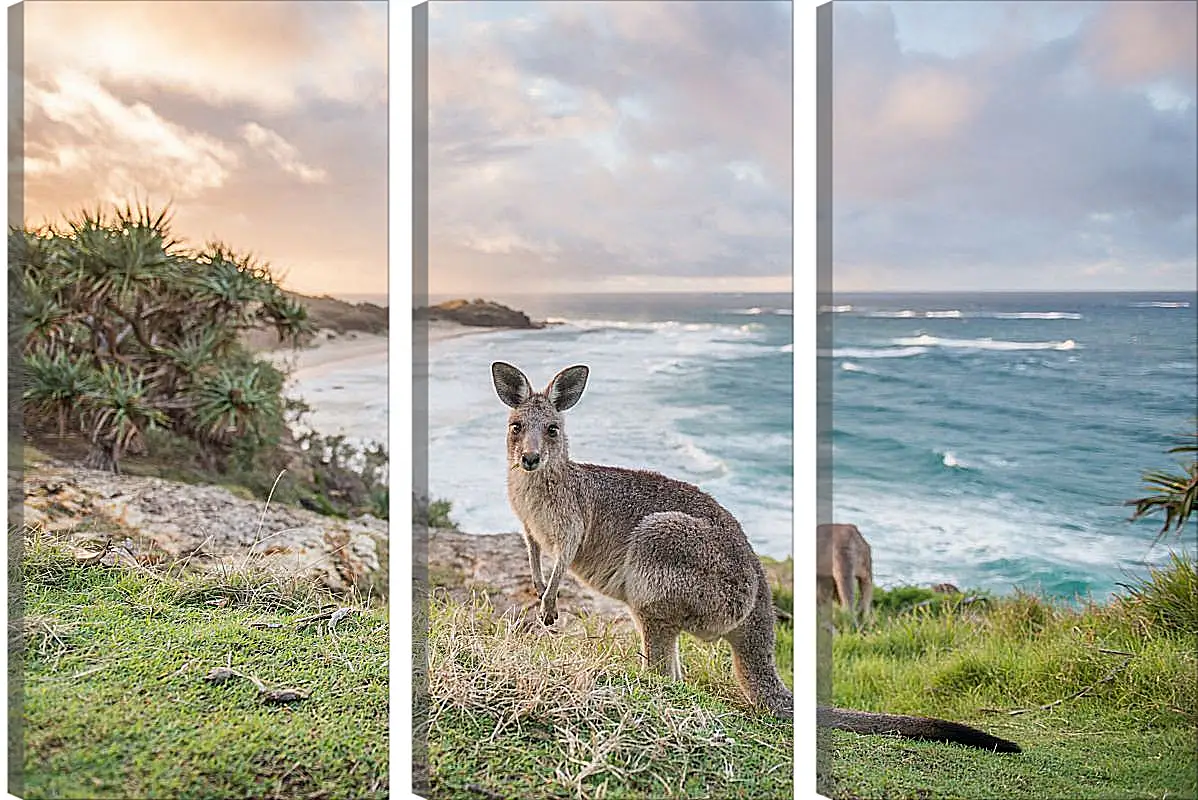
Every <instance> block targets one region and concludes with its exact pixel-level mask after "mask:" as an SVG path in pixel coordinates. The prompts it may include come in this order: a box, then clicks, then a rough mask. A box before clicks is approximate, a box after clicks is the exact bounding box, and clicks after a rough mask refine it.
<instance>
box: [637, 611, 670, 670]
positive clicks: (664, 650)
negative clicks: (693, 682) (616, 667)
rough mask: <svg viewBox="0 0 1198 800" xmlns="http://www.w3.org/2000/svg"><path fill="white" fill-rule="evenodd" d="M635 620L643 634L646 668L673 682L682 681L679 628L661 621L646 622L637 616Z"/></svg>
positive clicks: (642, 647)
mask: <svg viewBox="0 0 1198 800" xmlns="http://www.w3.org/2000/svg"><path fill="white" fill-rule="evenodd" d="M633 618H634V619H635V620H636V627H637V630H639V631H640V634H641V653H642V655H643V656H644V659H645V666H647V667H648V668H649V669H651V670H653V671H654V672H656V673H657V674H659V675H664V676H666V677H667V678H670V679H671V680H676V681H680V680H682V661H681V659H680V658H679V654H678V634H679V633H680V631H679V629H678V627H677V626H673V625H670V624H669V623H664V622H661V621H659V620H646V619H641V618H640V617H637V616H634V617H633Z"/></svg>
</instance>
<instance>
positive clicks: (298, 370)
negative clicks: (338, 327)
mask: <svg viewBox="0 0 1198 800" xmlns="http://www.w3.org/2000/svg"><path fill="white" fill-rule="evenodd" d="M317 342H318V343H315V344H313V345H312V346H310V347H305V348H301V349H293V348H280V349H278V350H271V351H269V352H267V353H265V354H264V355H265V356H266V357H267V358H269V359H270V360H271V362H273V363H275V364H278V365H286V366H289V367H290V368H291V375H292V377H293V378H296V377H299V376H301V375H302V374H303V373H306V372H311V371H313V370H319V369H323V368H327V367H329V366H330V365H333V364H342V365H343V364H347V363H349V362H354V361H360V360H367V361H371V362H381V363H382V364H384V365H385V364H386V363H387V344H388V342H389V338H388V337H386V336H379V335H377V334H372V333H358V334H355V333H348V334H345V335H343V336H338V337H337V338H335V339H331V340H328V339H318V340H317Z"/></svg>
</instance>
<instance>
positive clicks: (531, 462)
mask: <svg viewBox="0 0 1198 800" xmlns="http://www.w3.org/2000/svg"><path fill="white" fill-rule="evenodd" d="M540 463H541V454H540V453H525V454H524V455H522V456H520V465H521V466H522V467H524V468H525V469H526V470H528V471H529V472H532V471H533V470H534V469H536V468H537V465H538V464H540Z"/></svg>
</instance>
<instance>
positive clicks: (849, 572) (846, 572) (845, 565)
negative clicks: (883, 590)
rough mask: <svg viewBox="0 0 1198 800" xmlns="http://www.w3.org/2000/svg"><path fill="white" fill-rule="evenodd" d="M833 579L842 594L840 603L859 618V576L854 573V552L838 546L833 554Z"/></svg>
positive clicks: (838, 592)
mask: <svg viewBox="0 0 1198 800" xmlns="http://www.w3.org/2000/svg"><path fill="white" fill-rule="evenodd" d="M832 579H833V580H834V581H836V593H837V594H839V595H840V604H841V605H842V606H844V607H845V608H846V609H847V610H848V612H849V613H850V614H851V615H852V616H853V619H854V620H856V619H857V603H856V599H857V598H856V589H857V578H856V576H855V575H853V558H852V553H850V552H847V551H846V550H845V549H842V548H837V550H836V551H835V552H834V553H833V554H832Z"/></svg>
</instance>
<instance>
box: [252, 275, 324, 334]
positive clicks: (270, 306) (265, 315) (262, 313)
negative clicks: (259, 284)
mask: <svg viewBox="0 0 1198 800" xmlns="http://www.w3.org/2000/svg"><path fill="white" fill-rule="evenodd" d="M258 318H259V319H261V320H262V321H264V322H266V323H267V324H269V325H272V326H274V329H275V332H276V333H277V334H278V336H279V341H280V342H285V341H290V342H291V343H292V344H296V345H298V344H299V343H300V342H301V341H302V339H303V337H305V336H310V335H312V334H313V333H315V332H316V326H315V325H313V324H312V321H311V320H310V319H308V309H307V308H305V307H304V305H303V304H302V303H300V302H299V301H298V300H294V299H292V298H291V297H288V296H287V295H286V294H284V293H283V291H282V290H281V289H278V288H275V290H274V291H273V292H271V296H270V297H269V299H267V300H266V302H264V303H263V304H262V307H261V308H260V309H259V310H258Z"/></svg>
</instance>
